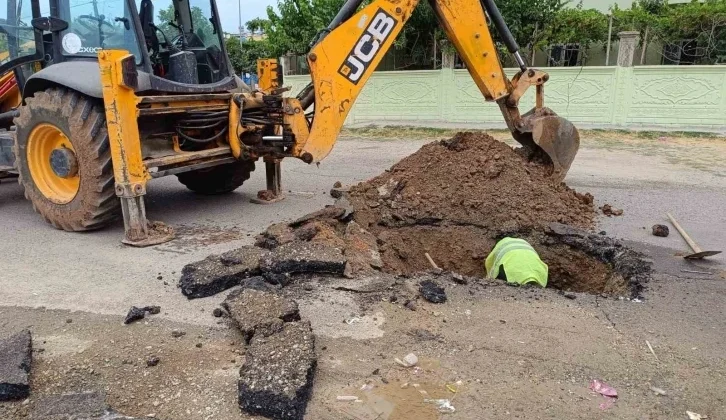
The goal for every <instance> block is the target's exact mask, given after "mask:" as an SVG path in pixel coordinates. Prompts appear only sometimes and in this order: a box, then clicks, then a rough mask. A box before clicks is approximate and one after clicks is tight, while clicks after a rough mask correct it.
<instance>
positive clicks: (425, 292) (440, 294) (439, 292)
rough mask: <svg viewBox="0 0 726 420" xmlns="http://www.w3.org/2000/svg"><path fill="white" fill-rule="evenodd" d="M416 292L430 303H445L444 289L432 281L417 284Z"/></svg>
mask: <svg viewBox="0 0 726 420" xmlns="http://www.w3.org/2000/svg"><path fill="white" fill-rule="evenodd" d="M418 290H419V292H420V293H421V296H423V298H424V299H426V300H428V301H429V302H431V303H444V302H446V292H445V291H444V288H443V287H441V286H439V285H438V284H436V282H434V281H432V280H424V281H422V282H421V283H419V289H418Z"/></svg>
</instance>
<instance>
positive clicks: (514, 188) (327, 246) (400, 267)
mask: <svg viewBox="0 0 726 420" xmlns="http://www.w3.org/2000/svg"><path fill="white" fill-rule="evenodd" d="M547 174H548V170H547V168H546V167H544V166H542V165H541V164H539V163H536V162H530V161H528V159H527V158H526V157H525V156H524V154H523V153H521V152H520V151H518V150H517V149H512V148H511V147H509V146H507V145H506V144H504V143H501V142H499V141H496V140H495V139H493V138H492V137H490V136H488V135H486V134H481V133H479V134H474V133H461V134H458V135H457V136H455V137H454V138H453V139H450V140H443V141H439V142H434V143H430V144H427V145H425V146H424V147H422V148H421V149H420V150H419V151H418V152H416V153H414V154H412V155H410V156H408V157H406V158H404V159H403V160H401V161H400V162H398V163H397V164H395V165H394V166H393V167H391V168H390V169H389V170H387V171H385V172H384V173H383V174H381V175H379V176H377V177H375V178H373V179H371V180H369V181H366V182H363V183H360V184H358V185H355V186H353V187H351V188H349V189H345V188H341V187H340V186H334V188H336V189H338V190H339V191H340V195H339V199H338V201H337V202H336V204H335V205H332V206H329V207H326V208H324V209H321V210H319V211H317V212H313V213H310V214H308V215H306V216H304V217H302V218H299V219H298V220H295V221H293V222H292V223H278V224H274V225H271V226H270V227H269V228H268V229H267V230H265V231H264V232H263V233H262V234H260V235H259V236H258V237H257V242H256V245H257V246H258V247H259V248H264V249H267V250H269V252H268V253H267V254H264V255H265V257H264V258H262V260H263V261H274V260H276V259H280V260H282V261H285V262H289V263H290V264H292V265H293V266H295V267H293V266H289V267H283V266H276V267H268V268H267V269H264V267H263V270H262V271H263V272H265V271H267V272H275V273H283V272H284V273H288V274H289V273H293V272H300V273H310V272H325V271H327V272H328V273H330V274H336V269H334V268H337V271H338V273H337V274H340V272H339V271H340V270H341V269H342V267H343V265H345V270H344V271H343V274H344V275H345V276H346V277H354V276H356V275H360V274H366V273H372V272H377V271H383V272H386V273H391V274H395V275H413V274H415V273H418V272H423V271H426V270H428V269H430V268H431V262H430V261H428V259H427V257H426V255H427V254H428V255H430V256H431V258H432V259H433V261H435V264H437V265H438V266H439V267H441V268H442V269H444V270H447V271H451V272H455V273H459V274H461V275H466V276H474V277H479V278H483V277H485V274H486V273H485V269H484V260H485V259H486V256H487V254H488V253H489V252H490V251H491V249H492V248H493V247H494V245H495V244H496V242H497V241H498V240H499V239H501V238H503V237H506V236H514V237H521V238H523V239H526V240H528V241H529V242H530V243H531V244H532V245H533V246H534V247H535V249H537V251H538V252H539V253H540V256H541V257H542V259H543V260H544V261H545V262H546V263H547V264H548V265H549V267H550V285H551V286H552V287H555V288H559V289H563V290H567V291H575V292H588V293H594V294H606V295H612V296H627V297H637V296H639V295H640V293H641V292H642V290H643V284H644V283H645V282H647V280H648V273H649V271H650V265H649V263H648V262H647V261H645V260H644V259H643V258H642V256H640V255H639V254H638V253H637V252H635V251H632V250H630V249H629V248H627V247H624V246H623V245H622V244H620V243H619V242H618V241H617V240H615V239H612V238H609V237H607V236H604V235H596V234H594V233H591V232H590V230H591V229H592V228H593V227H594V221H595V217H596V214H597V212H596V209H595V206H594V204H593V201H594V197H593V196H592V195H590V194H588V193H585V194H581V193H578V192H576V191H574V190H573V189H571V188H569V187H568V186H567V185H565V184H564V183H559V182H554V181H552V180H551V179H549V178H548V177H547ZM297 249H302V250H303V251H297V252H298V253H299V252H302V253H303V257H301V258H298V260H300V261H297V260H295V259H294V258H290V256H289V255H288V254H290V250H297ZM309 249H311V250H316V253H315V255H314V256H313V255H308V256H307V257H306V256H305V252H308V253H310V251H309ZM302 261H305V262H306V264H304V265H300V263H301V262H302ZM325 264H328V266H329V267H330V268H329V269H328V270H321V269H319V268H316V267H317V265H321V266H322V265H325ZM330 264H332V265H330ZM336 264H337V265H336ZM268 265H269V263H268ZM262 266H264V263H263V264H262Z"/></svg>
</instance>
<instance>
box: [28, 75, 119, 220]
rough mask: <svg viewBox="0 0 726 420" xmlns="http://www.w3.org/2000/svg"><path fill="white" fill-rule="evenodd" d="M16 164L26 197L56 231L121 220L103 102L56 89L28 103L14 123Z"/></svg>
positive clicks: (50, 89)
mask: <svg viewBox="0 0 726 420" xmlns="http://www.w3.org/2000/svg"><path fill="white" fill-rule="evenodd" d="M15 126H16V148H15V154H16V163H17V167H18V173H19V175H20V176H19V182H20V184H21V185H22V186H23V187H24V188H25V198H27V199H28V200H30V201H31V202H32V203H33V208H34V209H35V211H36V212H38V213H39V214H40V215H41V216H43V218H44V219H45V220H46V221H47V222H48V223H50V224H52V225H53V226H55V227H56V228H58V229H63V230H67V231H84V230H92V229H98V228H101V227H103V226H105V225H107V224H108V223H109V222H111V221H112V220H114V219H115V218H117V217H118V216H119V214H120V211H119V207H120V202H119V199H118V198H117V197H116V193H115V191H114V177H113V165H112V163H111V150H110V148H109V141H108V132H107V130H106V115H105V113H104V109H103V104H102V103H101V102H100V101H98V100H96V99H94V98H90V97H87V96H85V95H83V94H81V93H79V92H76V91H73V90H69V89H64V88H60V87H53V88H49V89H46V90H45V91H40V92H37V93H36V94H35V95H34V96H33V97H32V98H27V99H26V105H24V106H22V107H21V108H20V115H19V116H18V117H17V118H16V119H15Z"/></svg>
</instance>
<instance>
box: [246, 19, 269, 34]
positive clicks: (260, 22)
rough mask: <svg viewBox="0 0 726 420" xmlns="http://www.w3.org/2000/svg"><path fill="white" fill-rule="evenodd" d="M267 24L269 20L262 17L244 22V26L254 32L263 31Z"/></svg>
mask: <svg viewBox="0 0 726 420" xmlns="http://www.w3.org/2000/svg"><path fill="white" fill-rule="evenodd" d="M269 25H270V21H269V20H267V19H262V18H255V19H252V20H250V21H248V22H247V23H246V24H245V27H246V28H247V30H248V31H250V32H251V33H253V34H255V33H258V32H264V31H265V28H267V27H268V26H269Z"/></svg>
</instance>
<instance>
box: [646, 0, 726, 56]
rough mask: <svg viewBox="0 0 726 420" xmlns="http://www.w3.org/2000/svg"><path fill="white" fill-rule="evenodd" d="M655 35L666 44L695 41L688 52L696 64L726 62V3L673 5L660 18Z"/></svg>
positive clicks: (708, 0) (710, 1)
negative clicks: (693, 57)
mask: <svg viewBox="0 0 726 420" xmlns="http://www.w3.org/2000/svg"><path fill="white" fill-rule="evenodd" d="M652 32H653V35H654V37H655V38H657V39H658V40H659V41H661V42H662V43H664V44H666V45H667V44H675V43H676V42H679V41H681V40H692V42H691V43H690V49H689V51H688V52H689V54H691V55H694V56H695V57H696V64H715V63H726V0H706V1H704V2H703V3H699V2H692V3H685V4H678V5H675V4H674V5H671V6H669V7H667V8H665V9H664V10H663V12H662V14H661V15H660V16H659V17H658V18H657V19H656V21H655V22H654V24H653V31H652Z"/></svg>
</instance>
